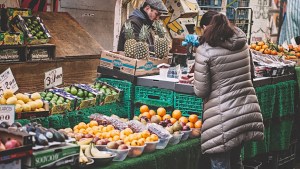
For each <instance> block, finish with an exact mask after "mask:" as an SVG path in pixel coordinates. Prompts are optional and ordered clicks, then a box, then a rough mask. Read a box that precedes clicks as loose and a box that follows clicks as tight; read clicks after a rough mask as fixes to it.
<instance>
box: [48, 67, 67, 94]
mask: <svg viewBox="0 0 300 169" xmlns="http://www.w3.org/2000/svg"><path fill="white" fill-rule="evenodd" d="M62 82H63V72H62V67H60V68H57V69H53V70H50V71H48V72H46V73H45V79H44V86H45V89H49V88H52V87H55V86H58V85H60V84H62Z"/></svg>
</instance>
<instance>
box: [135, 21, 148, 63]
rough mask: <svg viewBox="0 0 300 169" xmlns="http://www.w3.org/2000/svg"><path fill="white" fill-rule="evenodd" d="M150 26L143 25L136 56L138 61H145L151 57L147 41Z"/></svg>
mask: <svg viewBox="0 0 300 169" xmlns="http://www.w3.org/2000/svg"><path fill="white" fill-rule="evenodd" d="M148 29H149V26H146V25H143V27H142V29H141V32H140V34H139V41H138V42H137V43H136V47H135V49H136V50H135V56H136V59H144V58H147V57H149V46H148V44H147V42H146V40H147V39H148V37H149V30H148Z"/></svg>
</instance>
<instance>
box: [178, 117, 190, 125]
mask: <svg viewBox="0 0 300 169" xmlns="http://www.w3.org/2000/svg"><path fill="white" fill-rule="evenodd" d="M179 121H180V122H183V123H185V124H186V123H188V122H189V120H188V118H187V117H184V116H182V117H180V118H179Z"/></svg>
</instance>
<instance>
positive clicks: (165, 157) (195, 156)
mask: <svg viewBox="0 0 300 169" xmlns="http://www.w3.org/2000/svg"><path fill="white" fill-rule="evenodd" d="M199 143H200V140H199V139H198V138H197V139H190V140H187V141H184V142H182V143H179V144H177V145H172V146H168V147H166V148H165V149H163V150H155V152H152V153H145V154H143V155H142V156H141V157H138V158H127V159H126V160H125V161H122V162H113V163H112V164H110V165H108V166H106V167H101V169H129V168H130V169H133V168H141V166H143V169H153V168H156V169H166V168H172V169H183V168H184V169H194V168H199V167H200V164H199V159H200V157H201V149H200V147H199ZM94 168H95V169H96V168H100V167H94Z"/></svg>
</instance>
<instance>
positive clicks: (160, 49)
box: [153, 21, 169, 59]
mask: <svg viewBox="0 0 300 169" xmlns="http://www.w3.org/2000/svg"><path fill="white" fill-rule="evenodd" d="M153 25H154V28H155V33H156V34H157V35H158V37H157V38H155V40H154V52H155V56H156V57H158V58H160V59H162V58H164V57H167V56H168V53H169V42H168V40H167V38H166V36H165V32H164V28H163V25H162V24H161V22H160V21H155V22H154V23H153Z"/></svg>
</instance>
